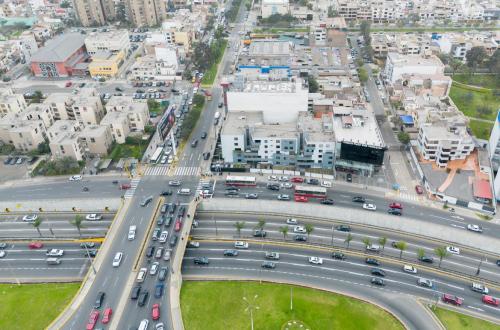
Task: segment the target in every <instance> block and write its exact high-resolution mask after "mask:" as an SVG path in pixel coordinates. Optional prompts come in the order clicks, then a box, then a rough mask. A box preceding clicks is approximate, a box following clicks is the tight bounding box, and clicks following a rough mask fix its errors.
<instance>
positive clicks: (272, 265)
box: [260, 261, 276, 269]
mask: <svg viewBox="0 0 500 330" xmlns="http://www.w3.org/2000/svg"><path fill="white" fill-rule="evenodd" d="M260 266H261V267H262V268H268V269H274V268H276V263H274V262H272V261H264V262H263V263H262V264H261V265H260Z"/></svg>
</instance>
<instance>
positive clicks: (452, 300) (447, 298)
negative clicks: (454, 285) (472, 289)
mask: <svg viewBox="0 0 500 330" xmlns="http://www.w3.org/2000/svg"><path fill="white" fill-rule="evenodd" d="M442 300H443V301H444V302H445V303H448V304H453V305H455V306H461V305H462V304H463V303H464V300H463V299H462V298H459V297H457V296H454V295H451V294H448V293H445V294H443V297H442Z"/></svg>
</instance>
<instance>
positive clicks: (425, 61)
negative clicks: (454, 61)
mask: <svg viewBox="0 0 500 330" xmlns="http://www.w3.org/2000/svg"><path fill="white" fill-rule="evenodd" d="M405 74H408V75H413V74H426V75H444V64H443V63H442V62H441V60H440V59H439V58H438V57H437V56H435V55H431V56H428V57H423V56H420V55H401V54H399V53H394V52H390V53H388V54H387V62H386V64H385V68H384V75H385V79H386V81H388V82H390V83H391V84H392V83H394V82H396V81H397V80H399V79H401V78H402V77H403V75H405Z"/></svg>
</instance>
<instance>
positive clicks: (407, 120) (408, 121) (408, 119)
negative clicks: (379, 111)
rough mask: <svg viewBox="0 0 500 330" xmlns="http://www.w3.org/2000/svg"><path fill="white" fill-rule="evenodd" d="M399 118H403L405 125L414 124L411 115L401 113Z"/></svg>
mask: <svg viewBox="0 0 500 330" xmlns="http://www.w3.org/2000/svg"><path fill="white" fill-rule="evenodd" d="M399 118H401V121H402V122H403V124H405V125H413V124H414V122H413V117H412V116H411V115H401V116H399Z"/></svg>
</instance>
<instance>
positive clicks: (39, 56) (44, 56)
mask: <svg viewBox="0 0 500 330" xmlns="http://www.w3.org/2000/svg"><path fill="white" fill-rule="evenodd" d="M84 44H85V43H84V37H83V35H82V34H80V33H64V34H61V35H59V36H57V37H55V38H54V39H52V40H49V41H48V42H47V43H46V44H45V46H44V47H43V48H41V49H40V50H39V51H38V52H36V53H35V54H34V55H33V57H32V58H31V61H33V62H64V61H66V60H67V59H68V57H70V56H71V55H72V54H73V53H74V52H75V51H76V50H78V49H79V48H80V47H82V46H84Z"/></svg>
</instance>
